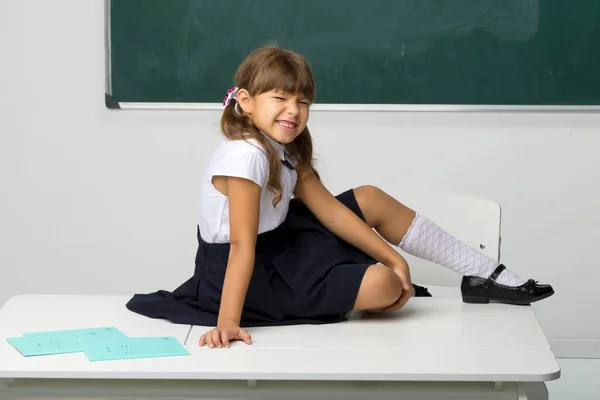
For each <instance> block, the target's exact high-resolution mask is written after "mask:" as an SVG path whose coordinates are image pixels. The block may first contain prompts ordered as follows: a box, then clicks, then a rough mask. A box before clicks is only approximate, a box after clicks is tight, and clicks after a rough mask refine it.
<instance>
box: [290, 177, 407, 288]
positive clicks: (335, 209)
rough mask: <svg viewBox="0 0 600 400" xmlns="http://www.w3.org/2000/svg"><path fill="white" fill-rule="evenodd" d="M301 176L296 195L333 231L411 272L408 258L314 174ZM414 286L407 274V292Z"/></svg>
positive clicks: (369, 253) (391, 265)
mask: <svg viewBox="0 0 600 400" xmlns="http://www.w3.org/2000/svg"><path fill="white" fill-rule="evenodd" d="M301 174H302V177H301V178H299V179H298V183H297V184H296V190H295V192H296V194H297V196H298V197H299V198H300V200H302V202H303V203H304V204H305V205H306V206H307V207H308V208H309V209H310V211H311V212H312V213H313V214H314V215H315V217H317V219H318V220H319V221H320V222H321V223H322V224H323V225H324V226H325V227H326V228H327V229H328V230H329V231H331V232H332V233H334V234H335V235H336V236H338V237H340V238H341V239H343V240H345V241H346V242H348V243H350V244H352V245H353V246H354V247H356V248H358V249H360V250H362V251H363V252H365V253H366V254H368V255H370V256H371V257H373V258H374V259H376V260H378V261H379V262H381V263H382V264H384V265H387V266H388V267H392V268H393V267H398V266H401V267H402V269H406V270H407V269H408V265H407V263H406V260H405V259H404V257H402V256H401V255H400V254H399V253H398V252H397V251H396V250H394V249H393V248H392V247H391V246H390V245H389V244H388V243H387V242H386V241H385V240H383V239H382V238H381V237H380V236H379V235H378V234H377V233H376V232H375V231H374V230H373V229H372V228H371V227H370V226H369V225H367V224H366V223H365V222H364V221H363V220H362V219H360V217H358V216H357V215H356V214H354V212H352V210H350V209H349V208H348V207H346V206H345V205H344V204H342V203H341V202H340V201H339V200H338V199H336V198H335V196H333V195H332V194H331V193H330V192H329V190H327V188H325V186H323V184H322V183H321V181H320V180H319V179H318V178H317V177H316V175H315V174H314V172H313V171H312V170H310V171H298V175H299V176H300V175H301ZM406 281H408V282H406ZM410 284H411V282H410V277H409V276H408V271H406V279H403V286H404V289H405V290H409V289H410Z"/></svg>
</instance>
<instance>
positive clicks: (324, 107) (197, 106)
mask: <svg viewBox="0 0 600 400" xmlns="http://www.w3.org/2000/svg"><path fill="white" fill-rule="evenodd" d="M110 10H111V0H104V44H105V46H104V47H105V96H104V104H105V106H106V108H108V109H111V110H221V109H222V108H223V105H222V103H217V102H215V103H191V102H189V103H177V102H165V103H161V102H135V103H134V102H118V101H115V100H113V96H112V94H113V91H112V62H111V15H110V14H111V13H110ZM311 111H364V112H369V111H370V112H497V113H503V112H524V113H529V112H541V113H549V112H551V113H555V112H567V113H577V112H582V113H598V112H600V105H495V104H485V105H479V104H456V105H452V104H357V103H347V104H327V103H315V104H313V105H312V106H311Z"/></svg>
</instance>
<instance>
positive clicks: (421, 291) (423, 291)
mask: <svg viewBox="0 0 600 400" xmlns="http://www.w3.org/2000/svg"><path fill="white" fill-rule="evenodd" d="M413 289H414V291H415V297H433V296H431V293H429V290H427V288H426V287H423V286H419V285H415V284H414V283H413Z"/></svg>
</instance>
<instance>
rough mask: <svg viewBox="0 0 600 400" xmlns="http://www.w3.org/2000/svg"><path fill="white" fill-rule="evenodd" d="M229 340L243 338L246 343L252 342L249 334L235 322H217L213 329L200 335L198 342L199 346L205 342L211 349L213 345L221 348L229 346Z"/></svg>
mask: <svg viewBox="0 0 600 400" xmlns="http://www.w3.org/2000/svg"><path fill="white" fill-rule="evenodd" d="M231 340H243V341H244V342H245V343H246V344H252V338H251V337H250V334H249V333H248V332H246V331H245V330H244V329H242V328H240V327H239V325H238V324H237V323H235V322H224V323H221V324H218V325H217V327H216V328H215V329H213V330H211V331H208V332H206V333H205V334H204V335H202V336H201V337H200V342H199V343H198V344H199V345H200V347H202V346H204V345H205V344H206V345H208V347H210V348H211V349H213V348H215V347H218V348H222V347H229V341H231Z"/></svg>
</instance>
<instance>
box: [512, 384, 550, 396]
mask: <svg viewBox="0 0 600 400" xmlns="http://www.w3.org/2000/svg"><path fill="white" fill-rule="evenodd" d="M516 386H517V391H518V393H519V400H548V399H549V397H548V388H547V387H546V384H545V383H544V382H520V383H516Z"/></svg>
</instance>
